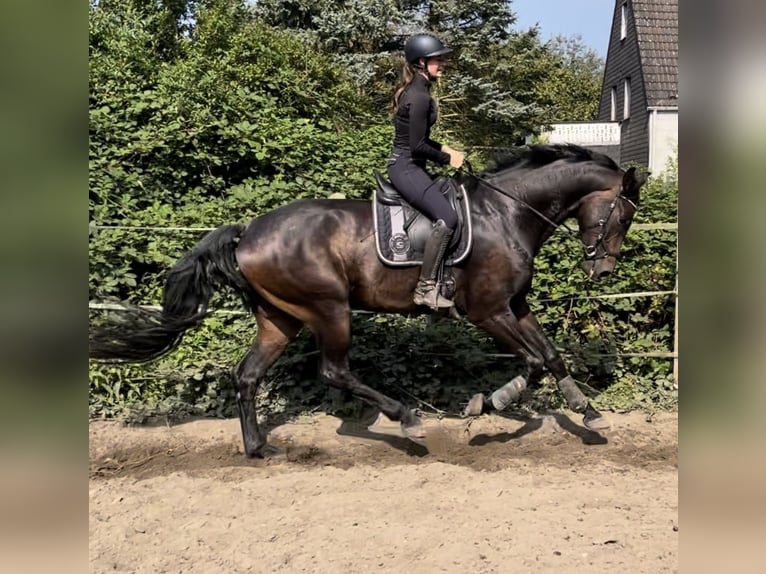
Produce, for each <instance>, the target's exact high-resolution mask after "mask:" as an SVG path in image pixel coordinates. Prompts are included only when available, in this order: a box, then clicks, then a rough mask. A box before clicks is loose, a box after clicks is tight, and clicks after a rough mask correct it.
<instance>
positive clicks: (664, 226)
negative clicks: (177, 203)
mask: <svg viewBox="0 0 766 574" xmlns="http://www.w3.org/2000/svg"><path fill="white" fill-rule="evenodd" d="M88 229H89V231H152V232H158V233H175V232H209V231H213V230H215V229H217V228H216V227H191V226H188V227H187V226H176V227H157V226H150V225H100V224H96V223H94V222H90V224H89V225H88ZM631 230H644V231H676V232H677V231H678V223H634V224H633V225H631ZM677 268H678V255H677V254H676V269H677ZM668 295H673V296H675V298H676V316H675V332H676V334H677V332H678V287H677V282H676V289H673V290H669V291H636V292H633V293H607V294H604V295H571V296H563V297H556V298H546V299H532V301H533V302H538V303H556V302H561V301H577V300H597V299H601V300H609V299H630V298H641V297H664V296H668ZM138 307H141V308H142V309H147V310H153V311H161V310H162V307H161V306H159V305H138ZM88 308H89V309H93V310H99V311H125V310H126V308H125V307H122V306H120V305H118V304H115V303H103V302H94V301H90V302H88ZM352 313H354V314H373V313H372V312H370V311H352ZM211 314H215V315H240V316H244V315H250V314H251V313H249V312H247V311H236V310H229V309H219V310H216V311H212V312H211ZM675 339H676V340H675V341H674V344H673V346H674V348H677V336H676V337H675ZM588 354H589V355H591V356H598V357H617V358H621V357H626V358H628V357H651V358H664V359H673V360H674V380H676V384H677V380H678V378H677V377H678V375H677V361H678V351H677V350H675V351H672V352H667V351H647V352H643V353H588ZM485 356H487V357H491V358H511V357H514V356H515V355H512V354H506V353H487V354H485Z"/></svg>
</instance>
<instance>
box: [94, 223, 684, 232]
mask: <svg viewBox="0 0 766 574" xmlns="http://www.w3.org/2000/svg"><path fill="white" fill-rule="evenodd" d="M88 229H89V230H92V231H110V230H114V231H157V232H160V233H164V232H176V231H183V232H187V231H188V232H192V231H200V232H202V231H214V230H215V229H217V228H216V227H183V226H180V227H153V226H151V225H99V224H96V223H90V224H89V225H88ZM630 229H631V230H633V229H640V230H644V231H658V230H661V231H678V223H634V224H633V225H631V226H630Z"/></svg>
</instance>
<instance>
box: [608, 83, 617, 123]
mask: <svg viewBox="0 0 766 574" xmlns="http://www.w3.org/2000/svg"><path fill="white" fill-rule="evenodd" d="M610 110H611V112H610V114H609V116H610V119H611V121H613V122H616V121H617V88H614V87H613V88H612V107H611V108H610Z"/></svg>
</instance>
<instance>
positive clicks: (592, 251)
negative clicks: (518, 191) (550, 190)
mask: <svg viewBox="0 0 766 574" xmlns="http://www.w3.org/2000/svg"><path fill="white" fill-rule="evenodd" d="M464 164H465V173H467V174H468V175H470V176H471V177H473V178H474V179H476V180H477V181H478V182H480V183H481V184H483V185H485V186H487V187H488V188H489V189H491V190H493V191H496V192H498V193H500V194H501V195H504V196H506V197H508V198H510V199H512V200H514V201H516V202H517V203H520V204H521V205H523V206H524V207H526V208H527V209H529V210H530V211H531V212H532V213H534V214H535V215H537V216H538V217H539V218H540V219H542V220H543V221H545V222H546V223H548V224H550V225H552V226H553V227H554V228H555V229H558V228H560V227H561V228H563V229H564V230H565V231H566V232H567V233H569V234H570V235H572V236H573V237H578V238H580V239H582V236H583V234H584V233H585V231H589V230H590V229H593V227H595V226H593V227H588V228H587V229H585V230H583V231H582V232H580V233H577V232H575V231H574V230H573V229H571V228H570V227H569V226H568V225H567V224H566V223H565V222H562V223H556V222H555V221H553V220H552V219H551V218H550V217H548V216H547V215H545V214H544V213H542V212H541V211H540V210H538V209H535V208H534V207H532V206H531V205H529V204H528V203H527V202H526V201H524V200H523V199H519V198H518V197H515V196H514V195H511V194H510V193H508V192H507V191H505V190H504V189H501V188H500V187H498V186H496V185H495V184H493V183H490V182H489V180H487V179H486V178H484V177H481V176H480V175H478V174H476V173H475V172H474V171H473V168H472V167H471V164H470V163H469V162H468V160H465V162H464ZM461 171H462V168H461ZM623 191H624V189H622V188H620V193H618V194H617V195H616V196H615V197H614V199H613V200H612V203H611V204H609V211H608V212H607V214H606V217H602V218H601V219H599V220H598V223H597V224H596V225H597V226H598V228H599V230H598V237H597V238H596V241H595V243H593V244H591V245H586V246H585V260H586V261H595V260H598V259H606V258H607V257H617V255H615V254H613V253H609V250H608V249H607V247H606V245H605V244H604V237H605V235H606V234H605V233H604V230H605V228H606V224H607V222H608V221H609V219H611V217H612V213H614V210H615V208H616V207H617V203H618V202H619V200H623V201H627V202H628V203H629V204H630V205H631V206H632V207H633V209H634V210H635V211H636V212H637V211H638V206H637V205H636V204H635V203H634V202H633V201H631V200H630V199H628V198H627V197H625V196H624V195H623ZM634 215H635V213H634ZM599 248H601V254H600V255H599V253H598V251H599Z"/></svg>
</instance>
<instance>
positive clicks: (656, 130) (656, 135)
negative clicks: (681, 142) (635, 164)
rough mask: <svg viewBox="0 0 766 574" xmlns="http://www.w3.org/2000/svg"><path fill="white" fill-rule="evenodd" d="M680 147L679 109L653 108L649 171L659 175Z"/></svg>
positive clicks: (650, 120) (650, 116) (650, 119)
mask: <svg viewBox="0 0 766 574" xmlns="http://www.w3.org/2000/svg"><path fill="white" fill-rule="evenodd" d="M677 149H678V110H677V109H675V110H651V111H650V114H649V171H650V172H652V174H654V175H659V174H660V173H662V172H663V171H665V167H666V166H667V161H668V159H669V158H670V157H672V156H673V155H674V154H675V152H676V150H677Z"/></svg>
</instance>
